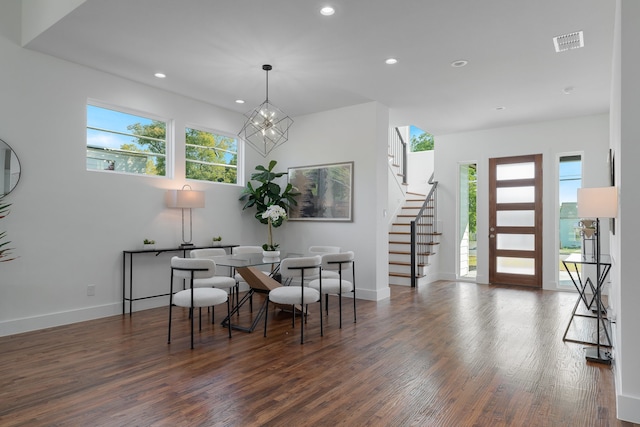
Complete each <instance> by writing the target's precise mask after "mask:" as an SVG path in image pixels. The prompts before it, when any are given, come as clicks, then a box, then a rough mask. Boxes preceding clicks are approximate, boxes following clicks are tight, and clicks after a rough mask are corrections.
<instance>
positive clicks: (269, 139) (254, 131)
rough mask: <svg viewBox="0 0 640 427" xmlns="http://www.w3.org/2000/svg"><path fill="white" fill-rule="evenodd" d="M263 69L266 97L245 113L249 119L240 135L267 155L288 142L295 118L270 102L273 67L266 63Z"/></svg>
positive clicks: (254, 147) (259, 151) (262, 153)
mask: <svg viewBox="0 0 640 427" xmlns="http://www.w3.org/2000/svg"><path fill="white" fill-rule="evenodd" d="M262 69H263V70H264V71H265V72H266V74H267V84H266V94H267V96H266V99H265V101H264V102H263V103H262V104H260V105H259V106H257V107H256V108H254V109H253V110H252V111H250V112H249V113H247V114H245V116H246V117H247V121H246V123H245V124H244V126H243V127H242V130H241V131H240V132H239V133H238V136H240V137H241V138H242V139H244V141H245V142H247V143H248V144H249V145H251V147H252V148H253V149H255V150H256V151H257V152H258V153H260V154H261V155H262V156H263V157H267V155H268V154H269V153H270V152H271V151H272V150H273V149H274V148H276V147H279V146H280V145H282V144H284V143H285V142H287V140H288V139H289V128H290V127H291V125H292V124H293V120H292V119H291V117H289V116H287V115H286V114H284V113H283V112H282V110H280V109H279V108H278V107H276V106H275V105H273V104H272V103H270V102H269V71H271V70H272V69H273V67H272V66H271V65H269V64H265V65H263V66H262Z"/></svg>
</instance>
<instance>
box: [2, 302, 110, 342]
mask: <svg viewBox="0 0 640 427" xmlns="http://www.w3.org/2000/svg"><path fill="white" fill-rule="evenodd" d="M116 314H122V303H112V304H105V305H101V306H94V307H86V308H81V309H78V310H70V311H61V312H58V313H50V314H43V315H39V316H33V317H24V318H21V319H12V320H6V321H3V322H0V336H7V335H15V334H21V333H23V332H30V331H36V330H38V329H46V328H52V327H55V326H62V325H68V324H71V323H77V322H83V321H85V320H93V319H99V318H101V317H107V316H113V315H116Z"/></svg>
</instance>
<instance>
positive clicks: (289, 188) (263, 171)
mask: <svg viewBox="0 0 640 427" xmlns="http://www.w3.org/2000/svg"><path fill="white" fill-rule="evenodd" d="M276 164H277V162H276V161H275V160H271V162H269V166H268V167H266V168H265V167H264V166H262V165H258V166H256V172H254V173H253V174H252V175H251V180H253V181H257V182H258V183H259V184H260V185H258V186H254V185H253V184H252V183H251V181H249V182H247V186H246V187H245V188H244V190H243V191H242V193H241V194H240V200H242V201H244V202H245V204H244V206H243V207H242V209H243V210H245V209H249V208H252V207H254V206H255V208H256V214H255V218H256V219H257V220H258V221H260V222H261V223H262V224H266V225H267V226H268V239H269V241H268V242H267V243H265V244H264V245H262V248H263V249H264V250H265V251H276V250H277V248H278V246H279V245H277V244H274V243H273V231H272V227H280V226H281V225H282V224H283V222H284V221H285V220H286V219H287V209H288V208H289V206H291V205H294V206H295V205H297V204H298V203H297V202H296V200H295V196H298V195H299V194H300V193H298V192H297V191H296V189H295V188H294V187H293V185H291V184H290V183H287V185H286V186H285V187H284V189H282V187H280V185H278V184H277V183H276V182H274V181H275V180H276V179H277V178H280V177H282V176H283V175H285V174H286V172H274V171H273V169H274V168H275V167H276ZM276 256H277V255H276Z"/></svg>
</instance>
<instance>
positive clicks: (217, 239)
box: [213, 236, 222, 246]
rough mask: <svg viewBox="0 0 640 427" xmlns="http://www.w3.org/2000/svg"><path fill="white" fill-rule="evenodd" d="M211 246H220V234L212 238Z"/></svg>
mask: <svg viewBox="0 0 640 427" xmlns="http://www.w3.org/2000/svg"><path fill="white" fill-rule="evenodd" d="M213 246H222V236H217V237H214V238H213Z"/></svg>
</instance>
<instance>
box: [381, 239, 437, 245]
mask: <svg viewBox="0 0 640 427" xmlns="http://www.w3.org/2000/svg"><path fill="white" fill-rule="evenodd" d="M389 244H393V245H410V244H411V242H403V241H399V240H389ZM417 244H418V245H424V246H430V245H437V244H438V243H437V242H418V243H417Z"/></svg>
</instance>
